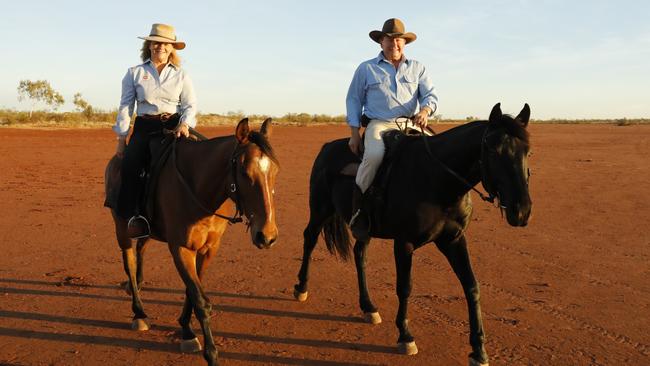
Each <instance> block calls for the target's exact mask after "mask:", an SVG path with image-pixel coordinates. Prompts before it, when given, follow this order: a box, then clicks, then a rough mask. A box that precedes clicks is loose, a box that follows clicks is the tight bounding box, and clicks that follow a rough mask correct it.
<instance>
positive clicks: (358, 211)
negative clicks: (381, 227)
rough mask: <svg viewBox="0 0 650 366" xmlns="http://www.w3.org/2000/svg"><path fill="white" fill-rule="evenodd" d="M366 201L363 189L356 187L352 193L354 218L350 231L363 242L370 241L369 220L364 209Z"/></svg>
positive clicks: (351, 221)
mask: <svg viewBox="0 0 650 366" xmlns="http://www.w3.org/2000/svg"><path fill="white" fill-rule="evenodd" d="M364 204H365V199H364V194H363V192H361V188H359V186H357V185H356V184H355V185H354V191H353V192H352V218H351V219H350V229H351V230H352V235H353V236H354V237H355V238H356V239H357V240H361V241H368V240H370V235H369V233H368V231H369V226H370V225H369V219H368V212H367V209H366V208H365V207H364Z"/></svg>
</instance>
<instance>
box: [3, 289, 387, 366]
mask: <svg viewBox="0 0 650 366" xmlns="http://www.w3.org/2000/svg"><path fill="white" fill-rule="evenodd" d="M0 283H13V284H28V285H39V286H57V287H69V288H71V289H72V288H75V287H76V288H96V289H111V290H116V289H117V290H120V289H119V287H117V286H110V285H94V284H80V285H61V283H60V282H55V281H42V280H23V279H6V278H0ZM145 290H146V291H151V292H157V293H172V294H175V293H178V294H182V293H183V292H182V291H179V290H174V289H167V288H149V289H147V288H146V287H145ZM0 292H3V293H10V294H22V295H35V296H50V297H52V296H61V297H78V298H84V299H95V300H115V301H129V298H128V297H126V296H111V295H101V294H88V293H81V292H71V291H51V290H41V289H25V288H15V287H0ZM214 294H215V295H217V296H228V295H231V296H232V297H235V298H252V299H257V300H260V299H261V300H273V301H276V300H281V301H284V300H287V299H284V298H280V297H277V298H276V297H272V296H271V297H267V296H259V295H241V294H229V293H221V292H215V293H214ZM289 301H290V300H289ZM148 302H150V303H156V304H159V305H173V306H178V305H181V304H182V303H181V302H180V301H170V300H161V299H149V300H148ZM215 307H216V308H217V309H218V310H220V311H224V312H232V313H245V314H256V315H265V316H275V317H289V318H295V319H310V320H324V321H337V322H359V323H360V322H363V321H362V319H361V318H358V317H352V316H337V315H327V314H313V313H304V312H294V311H287V310H269V309H261V308H250V307H241V306H231V305H216V306H215ZM0 318H12V319H24V320H35V321H42V322H52V323H62V324H73V325H81V326H89V327H98V328H107V329H117V330H129V329H130V324H128V323H126V322H119V321H111V320H100V319H87V318H78V317H69V316H63V315H56V314H42V313H34V312H21V311H11V310H0ZM154 329H156V330H159V331H162V332H175V331H177V330H178V328H177V327H173V326H167V325H156V326H154ZM215 334H216V335H218V336H221V337H224V338H230V339H236V340H242V341H251V342H263V343H271V344H285V345H294V346H306V347H315V348H332V349H341V350H350V351H361V352H373V353H386V354H393V353H395V349H394V347H388V346H381V345H372V344H365V343H350V342H338V341H330V340H317V339H305V338H283V337H273V336H265V335H257V334H246V333H234V332H222V331H218V330H216V331H215ZM2 335H6V336H10V337H21V338H27V339H41V340H51V341H65V342H71V343H84V344H99V345H109V346H116V347H128V348H136V349H147V350H151V351H156V352H169V353H178V345H177V344H174V343H171V342H169V343H167V342H156V341H147V340H141V339H127V338H119V337H110V336H98V335H92V336H91V335H86V334H60V333H50V332H43V331H33V330H26V329H15V328H4V327H0V336H2ZM220 355H222V356H223V357H225V358H229V359H234V360H244V361H255V362H268V363H278V364H287V365H294V364H305V363H306V364H309V365H323V366H330V365H332V366H343V365H369V364H360V363H345V362H335V361H322V360H307V359H302V358H301V359H294V358H290V357H277V356H267V355H255V354H247V353H236V352H227V351H224V352H220Z"/></svg>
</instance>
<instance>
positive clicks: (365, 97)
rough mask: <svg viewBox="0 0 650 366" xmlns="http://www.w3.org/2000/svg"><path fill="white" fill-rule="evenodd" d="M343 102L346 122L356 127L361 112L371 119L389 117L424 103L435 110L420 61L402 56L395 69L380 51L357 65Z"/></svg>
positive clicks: (405, 113)
mask: <svg viewBox="0 0 650 366" xmlns="http://www.w3.org/2000/svg"><path fill="white" fill-rule="evenodd" d="M345 104H346V109H347V121H348V124H349V125H350V126H352V127H359V126H360V119H361V115H362V114H365V115H366V116H368V117H370V118H371V119H379V120H384V121H391V120H394V119H395V118H397V117H401V116H412V115H414V114H416V113H417V112H418V110H419V108H422V107H424V106H427V107H429V108H431V110H432V111H435V110H436V108H437V105H438V97H437V96H436V94H435V93H434V87H433V83H432V81H431V78H430V77H429V75H428V74H427V72H426V69H425V68H424V65H422V64H421V63H420V62H418V61H416V60H412V59H407V58H406V56H404V57H403V60H402V61H401V62H400V64H399V67H398V68H397V69H395V66H393V64H392V63H391V62H389V61H388V60H386V59H385V58H384V54H383V53H382V52H380V53H379V56H377V57H375V58H373V59H370V60H368V61H365V62H363V63H362V64H361V65H359V67H358V68H357V70H356V71H355V73H354V76H353V77H352V82H351V83H350V88H349V89H348V95H347V98H346V100H345ZM418 107H419V108H418Z"/></svg>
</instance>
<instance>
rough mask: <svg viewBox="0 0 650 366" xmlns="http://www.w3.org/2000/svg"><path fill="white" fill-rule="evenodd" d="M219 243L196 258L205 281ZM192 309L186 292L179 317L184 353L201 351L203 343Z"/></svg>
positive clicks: (200, 275)
mask: <svg viewBox="0 0 650 366" xmlns="http://www.w3.org/2000/svg"><path fill="white" fill-rule="evenodd" d="M217 249H218V243H217V244H214V245H212V246H211V248H210V249H208V251H207V252H206V253H205V254H199V255H198V256H197V260H196V266H197V272H198V275H199V280H200V281H203V275H204V274H205V270H206V268H207V267H208V264H209V263H210V261H211V260H212V258H213V257H214V256H215V255H216V253H217ZM192 309H193V305H192V302H191V301H190V296H189V293H188V292H187V291H186V292H185V303H184V304H183V311H182V312H181V315H180V317H179V318H178V323H179V324H180V326H181V333H182V338H183V340H182V341H181V351H182V352H184V353H193V352H199V351H200V350H201V343H200V342H199V341H198V339H197V338H196V334H195V333H194V331H193V330H192V326H191V320H192Z"/></svg>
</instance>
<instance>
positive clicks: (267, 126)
mask: <svg viewBox="0 0 650 366" xmlns="http://www.w3.org/2000/svg"><path fill="white" fill-rule="evenodd" d="M271 121H273V118H270V117H269V118H267V119H265V120H264V123H262V128H261V129H260V132H261V133H262V135H264V136H266V138H269V137H271V130H272V128H271Z"/></svg>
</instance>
